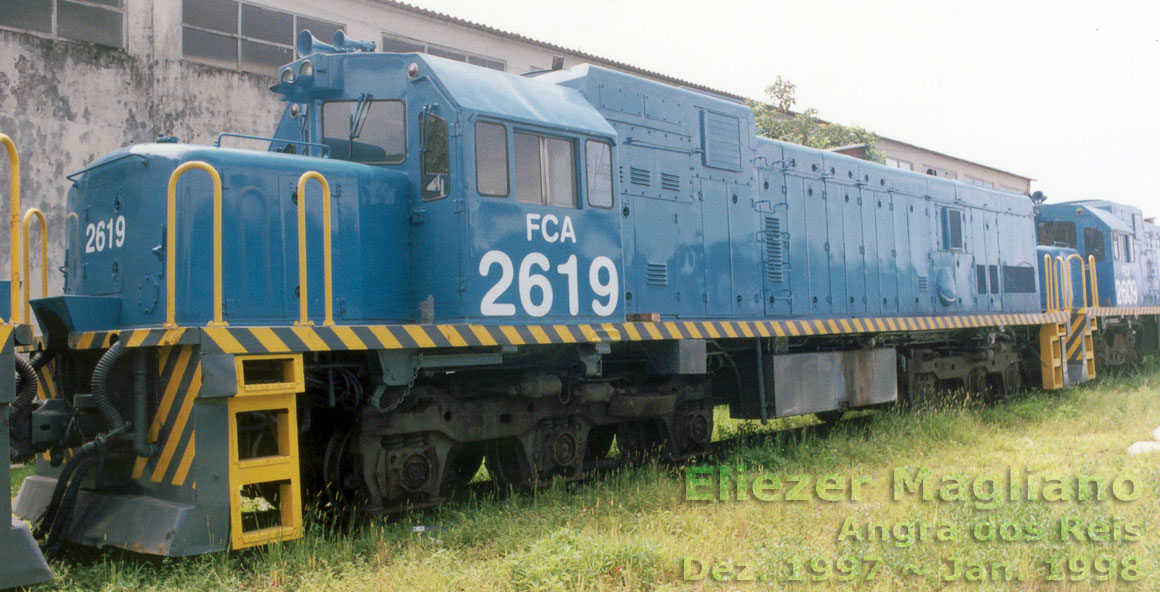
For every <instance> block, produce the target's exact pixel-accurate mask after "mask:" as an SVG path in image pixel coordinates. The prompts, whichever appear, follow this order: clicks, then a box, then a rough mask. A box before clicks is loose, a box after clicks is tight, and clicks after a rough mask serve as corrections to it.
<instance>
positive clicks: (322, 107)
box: [318, 98, 411, 166]
mask: <svg viewBox="0 0 1160 592" xmlns="http://www.w3.org/2000/svg"><path fill="white" fill-rule="evenodd" d="M370 102H371V103H400V104H402V105H403V117H402V119H401V121H402V122H403V160H400V161H399V162H361V161H357V160H346V159H342V158H340V159H336V160H346V162H355V163H358V164H365V165H370V166H384V165H401V164H405V163H406V162H407V160H408V159H409V158H410V157H411V150H410V146H408V143H409V142H408V137H409V136H407V131H408V130H407V102H406V101H404V100H403V99H375V98H371V99H370ZM330 103H358V99H333V100H330V101H322V102H321V103H319V105H318V111H319V113H318V131H319V139H320V140H321V141H322V142H321V143H323V144H325V143H326V105H328V104H330ZM347 133H348V134H349V133H350V132H349V128H348V131H347ZM333 152H334V151H333V149H332V150H331V154H330V156H331V157H333V156H334V154H333Z"/></svg>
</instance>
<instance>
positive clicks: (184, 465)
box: [132, 345, 202, 487]
mask: <svg viewBox="0 0 1160 592" xmlns="http://www.w3.org/2000/svg"><path fill="white" fill-rule="evenodd" d="M157 365H158V368H160V370H161V380H160V381H159V383H158V384H159V385H160V388H161V402H160V403H159V404H158V407H157V412H156V413H155V414H154V416H153V422H152V423H151V424H150V426H149V441H150V442H153V443H155V444H156V445H157V450H158V453H157V455H156V456H155V457H153V458H145V457H137V460H136V462H135V463H134V464H133V473H132V476H133V478H134V479H139V480H142V481H148V482H152V483H168V484H170V485H175V486H177V487H184V486H187V485H189V486H192V485H193V483H192V480H191V479H190V468H191V467H192V466H193V457H194V453H195V448H194V437H195V435H196V434H195V433H194V426H193V421H192V418H191V416H192V413H193V403H194V400H195V399H197V396H198V394H199V393H200V392H201V379H202V376H201V361H200V357H199V356H198V355H197V352H196V351H195V348H194V347H193V346H184V345H179V346H165V347H162V348H161V349H160V350H159V352H158V360H157Z"/></svg>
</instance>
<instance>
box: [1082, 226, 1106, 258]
mask: <svg viewBox="0 0 1160 592" xmlns="http://www.w3.org/2000/svg"><path fill="white" fill-rule="evenodd" d="M1083 244H1084V250H1085V251H1086V254H1087V255H1089V256H1092V257H1095V260H1096V261H1103V260H1104V233H1103V232H1100V231H1099V230H1096V229H1095V228H1085V229H1083Z"/></svg>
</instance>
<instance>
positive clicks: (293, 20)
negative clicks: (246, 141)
mask: <svg viewBox="0 0 1160 592" xmlns="http://www.w3.org/2000/svg"><path fill="white" fill-rule="evenodd" d="M58 1H59V0H58ZM181 16H182V27H181V48H182V49H181V53H182V55H183V56H184V57H186V58H189V59H192V60H196V61H198V62H201V63H204V64H210V65H213V66H219V67H222V68H229V69H231V70H240V71H243V72H254V73H257V74H267V75H270V76H273V75H274V73H275V72H277V71H278V68H279V67H281V66H283V65H285V64H288V63H290V62H292V61H294V37H295V35H296V34H297V33H298V31H302V30H309V31H310V32H311V33H312V34H313V35H314V36H315V37H318V38H319V39H323V40H326V41H329V40H330V39H331V38H332V37H334V33H335V32H336V31H339V30H342V29H344V28H345V25H342V24H338V23H331V22H327V21H321V20H318V19H312V18H308V17H304V16H301V15H297V14H293V13H290V12H284V11H280V10H271V9H269V8H266V7H263V6H257V5H254V4H246V3H244V2H237V1H236V0H196V1H195V0H185V2H183V3H182V8H181Z"/></svg>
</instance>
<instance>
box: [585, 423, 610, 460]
mask: <svg viewBox="0 0 1160 592" xmlns="http://www.w3.org/2000/svg"><path fill="white" fill-rule="evenodd" d="M615 437H616V426H615V425H602V426H596V427H594V428H592V429H591V430H589V431H588V447H587V449H585V451H584V462H586V463H590V462H594V461H598V460H600V459H602V458H606V457H607V456H608V453H609V452H610V451H611V450H612V440H613V438H615Z"/></svg>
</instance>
